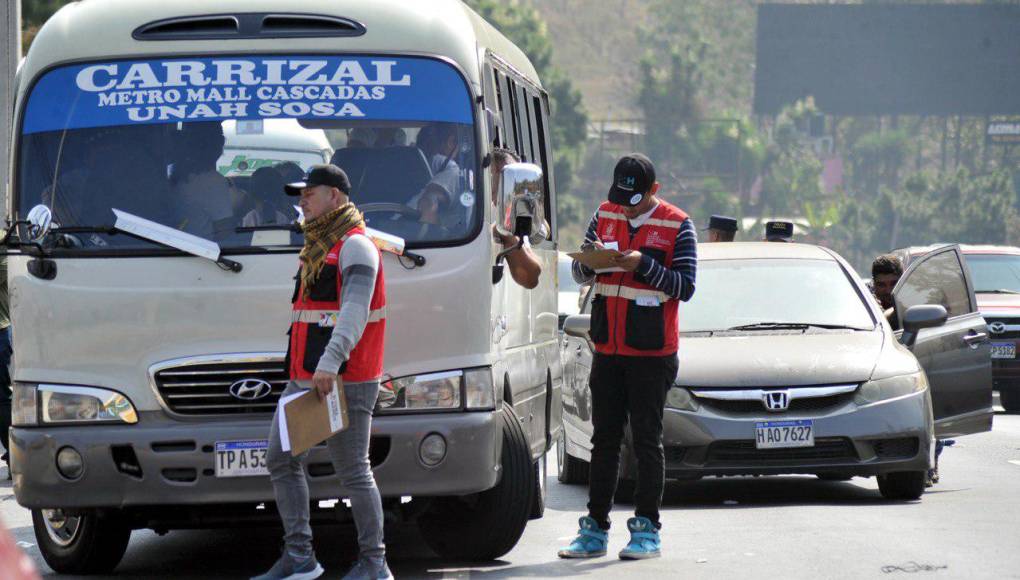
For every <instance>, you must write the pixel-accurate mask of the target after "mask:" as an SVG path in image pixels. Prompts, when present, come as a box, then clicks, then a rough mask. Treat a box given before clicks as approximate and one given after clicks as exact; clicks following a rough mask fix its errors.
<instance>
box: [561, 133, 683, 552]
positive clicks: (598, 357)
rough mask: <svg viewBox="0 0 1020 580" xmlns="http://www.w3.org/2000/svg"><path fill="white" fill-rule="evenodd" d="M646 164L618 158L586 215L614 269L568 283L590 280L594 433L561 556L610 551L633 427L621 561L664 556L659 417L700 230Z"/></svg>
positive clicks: (584, 271) (579, 269)
mask: <svg viewBox="0 0 1020 580" xmlns="http://www.w3.org/2000/svg"><path fill="white" fill-rule="evenodd" d="M658 190H659V183H658V182H657V181H656V180H655V168H654V167H653V166H652V162H651V161H650V160H649V159H648V158H647V157H645V156H644V155H641V154H639V153H635V154H631V155H628V156H626V157H624V158H623V159H621V160H620V162H619V163H617V165H616V170H615V171H614V172H613V185H612V187H611V188H610V190H609V201H606V202H603V203H602V205H601V206H600V207H599V209H598V211H597V212H595V216H594V217H592V220H591V223H590V225H589V226H588V232H587V234H586V235H585V245H586V246H594V247H598V248H604V249H610V250H616V251H617V252H618V255H617V256H616V258H615V263H616V267H615V268H610V269H607V270H604V271H600V272H595V271H592V270H590V269H588V268H587V267H586V266H584V265H582V264H581V263H580V262H576V261H575V262H574V265H573V274H574V279H575V280H576V281H577V282H579V283H587V282H590V281H592V280H593V279H594V283H595V296H594V298H593V300H592V305H591V331H590V335H591V340H592V342H593V343H595V356H594V359H593V360H592V367H591V378H590V387H591V397H592V426H593V434H592V438H591V442H592V451H591V472H590V481H589V501H588V515H587V516H584V517H582V518H581V520H580V528H581V529H580V531H579V532H578V535H577V538H576V539H575V540H574V541H573V542H572V543H571V544H570V546H569V547H567V548H564V549H562V550H560V552H559V555H560V557H562V558H592V557H596V556H602V555H604V554H605V553H606V545H607V543H608V539H609V512H610V510H611V509H612V507H613V496H614V494H615V493H616V485H617V478H618V477H619V469H620V443H621V441H622V440H623V433H624V427H625V426H626V424H627V422H628V421H629V422H630V427H631V433H632V435H633V450H634V455H635V456H636V458H637V464H638V470H637V486H636V491H635V494H634V505H635V513H634V517H633V518H630V519H629V520H627V528H628V530H630V542H629V543H628V544H627V547H626V548H624V549H623V550H622V551H621V552H620V558H622V559H642V558H654V557H658V556H659V555H660V539H659V528H660V527H661V524H660V522H659V507H660V506H661V505H662V488H663V482H664V480H665V458H664V456H663V449H662V414H663V409H664V408H665V404H666V392H667V391H668V390H669V388H670V386H671V385H672V384H673V382H674V380H675V379H676V373H677V366H678V363H677V356H676V352H677V341H678V339H679V328H678V326H677V316H678V311H679V308H678V306H679V303H680V301H687V300H689V299H690V298H691V296H692V295H693V294H694V280H695V273H696V269H697V259H698V258H697V232H696V231H695V229H694V224H693V223H692V222H691V220H690V218H688V216H687V214H686V213H684V212H683V210H681V209H679V208H677V207H674V206H673V205H671V204H669V203H667V202H665V201H663V200H661V199H658V198H657V197H656V195H655V194H656V192H657V191H658Z"/></svg>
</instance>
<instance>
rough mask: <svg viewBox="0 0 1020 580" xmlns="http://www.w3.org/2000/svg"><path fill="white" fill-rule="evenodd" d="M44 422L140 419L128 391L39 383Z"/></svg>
mask: <svg viewBox="0 0 1020 580" xmlns="http://www.w3.org/2000/svg"><path fill="white" fill-rule="evenodd" d="M38 390H39V401H40V409H39V410H40V415H41V418H42V422H43V423H103V422H105V423H129V424H134V423H137V422H138V414H137V413H136V412H135V407H134V405H132V404H131V401H129V400H128V398H127V397H125V396H124V395H122V394H120V393H118V392H116V391H110V390H107V389H99V388H95V387H76V386H68V385H39V387H38Z"/></svg>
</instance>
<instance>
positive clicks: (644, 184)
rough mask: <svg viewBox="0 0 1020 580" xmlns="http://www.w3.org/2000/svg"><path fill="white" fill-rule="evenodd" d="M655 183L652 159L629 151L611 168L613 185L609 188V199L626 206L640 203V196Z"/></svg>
mask: <svg viewBox="0 0 1020 580" xmlns="http://www.w3.org/2000/svg"><path fill="white" fill-rule="evenodd" d="M653 185H655V167H654V166H653V165H652V160H651V159H649V158H648V157H645V156H644V155H642V154H640V153H631V154H630V155H627V156H626V157H623V158H622V159H620V161H619V162H617V164H616V169H614V170H613V186H612V187H610V188H609V201H611V202H613V203H615V204H617V205H624V206H627V207H634V206H635V205H637V204H639V203H641V198H642V197H644V195H645V193H647V192H648V190H649V189H651V188H652V186H653Z"/></svg>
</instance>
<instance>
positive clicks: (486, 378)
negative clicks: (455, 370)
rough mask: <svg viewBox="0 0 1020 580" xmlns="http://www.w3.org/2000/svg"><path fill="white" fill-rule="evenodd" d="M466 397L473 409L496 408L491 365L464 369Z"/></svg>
mask: <svg viewBox="0 0 1020 580" xmlns="http://www.w3.org/2000/svg"><path fill="white" fill-rule="evenodd" d="M464 399H465V401H466V402H467V408H468V409H470V410H472V411H481V410H485V411H490V410H492V409H495V408H496V390H495V385H494V384H493V381H492V369H491V368H490V367H484V368H480V369H471V370H468V371H464Z"/></svg>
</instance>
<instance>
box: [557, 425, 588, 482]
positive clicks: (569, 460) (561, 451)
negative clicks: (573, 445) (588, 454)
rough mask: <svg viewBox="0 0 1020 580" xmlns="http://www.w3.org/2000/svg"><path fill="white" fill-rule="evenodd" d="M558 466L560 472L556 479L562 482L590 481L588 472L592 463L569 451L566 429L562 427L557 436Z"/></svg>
mask: <svg viewBox="0 0 1020 580" xmlns="http://www.w3.org/2000/svg"><path fill="white" fill-rule="evenodd" d="M556 466H557V467H558V468H559V474H558V475H557V476H556V479H558V480H559V482H560V483H567V484H584V483H588V473H589V471H590V467H591V464H590V463H588V462H587V461H584V460H583V459H578V458H576V457H574V456H573V455H571V454H569V453H567V430H566V429H560V435H559V437H557V438H556Z"/></svg>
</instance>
